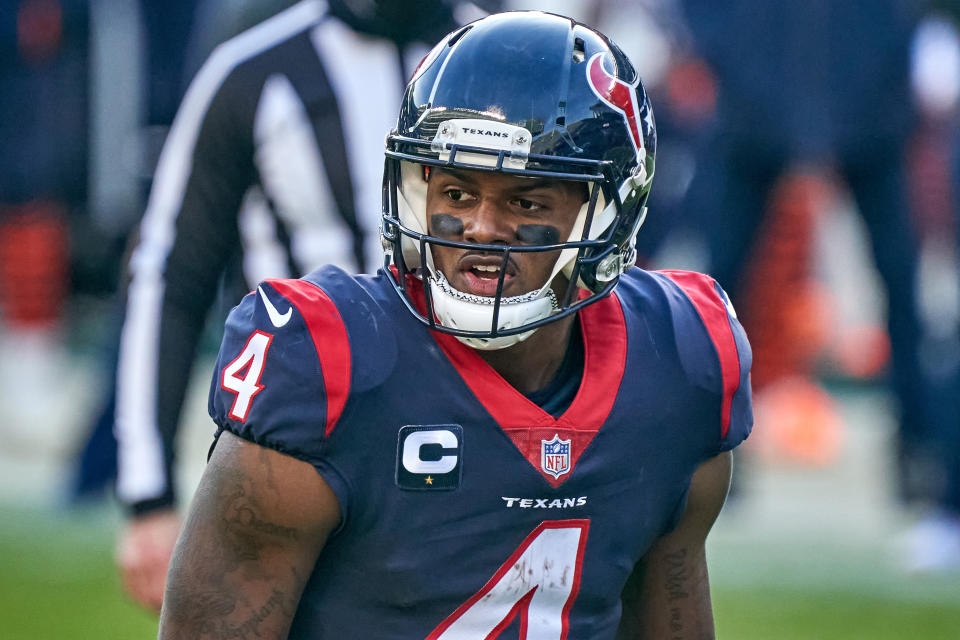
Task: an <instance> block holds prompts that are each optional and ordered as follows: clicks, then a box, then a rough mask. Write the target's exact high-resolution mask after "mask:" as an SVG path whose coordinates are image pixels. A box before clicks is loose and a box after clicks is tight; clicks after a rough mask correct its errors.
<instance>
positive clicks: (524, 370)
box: [476, 315, 576, 394]
mask: <svg viewBox="0 0 960 640" xmlns="http://www.w3.org/2000/svg"><path fill="white" fill-rule="evenodd" d="M575 319H576V316H572V315H571V316H568V317H566V318H562V319H560V320H557V321H555V322H550V323H548V324H545V325H543V326H542V327H540V328H539V329H538V330H536V331H534V332H533V335H531V336H530V337H529V338H527V339H526V340H524V341H523V342H520V343H518V344H515V345H514V346H512V347H507V348H506V349H497V350H492V351H482V350H477V352H476V353H477V354H478V355H479V356H480V357H481V358H483V359H484V360H485V361H486V362H487V364H489V365H490V366H491V367H493V369H494V371H496V372H497V373H499V374H500V375H501V376H502V377H503V379H504V380H506V381H507V382H509V383H510V384H511V385H512V386H513V387H514V388H515V389H516V390H517V391H519V392H520V393H523V394H529V393H533V392H534V391H539V390H540V389H543V388H544V387H546V386H547V385H548V384H550V382H551V381H552V380H553V378H554V376H556V374H557V371H558V370H559V369H560V365H561V364H562V363H563V358H564V356H565V355H566V353H567V349H568V348H569V347H570V336H571V335H572V334H571V332H572V329H573V327H574V320H575Z"/></svg>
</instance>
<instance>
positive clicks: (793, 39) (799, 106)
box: [683, 0, 956, 565]
mask: <svg viewBox="0 0 960 640" xmlns="http://www.w3.org/2000/svg"><path fill="white" fill-rule="evenodd" d="M683 4H684V8H685V11H686V16H687V21H688V24H689V26H690V28H691V31H692V33H693V35H694V40H695V44H696V47H697V48H698V51H699V52H700V55H701V56H702V58H703V60H705V61H706V62H707V64H708V66H709V68H710V70H711V71H712V73H713V75H714V77H715V79H716V85H717V114H716V121H715V130H714V132H713V135H712V137H711V138H710V140H709V143H708V144H707V145H705V146H704V147H703V148H702V149H701V152H702V161H700V162H698V164H697V168H698V175H697V177H696V178H695V180H694V188H693V190H692V192H691V211H694V212H695V214H696V215H699V216H701V217H702V228H703V229H704V233H705V237H706V239H707V241H708V245H709V249H710V260H711V266H710V271H711V273H713V274H714V275H715V276H716V278H717V280H718V282H720V284H721V285H722V286H724V287H725V288H726V289H727V290H729V291H730V292H731V295H732V296H734V299H738V300H740V304H739V310H740V315H741V318H742V320H743V323H744V326H745V327H746V328H747V330H748V331H749V332H750V335H751V340H752V342H753V343H754V349H755V367H754V374H753V382H754V387H755V391H756V396H757V400H756V403H757V416H758V417H757V419H758V422H760V421H763V420H764V418H765V417H767V416H769V419H770V421H771V424H769V427H770V431H771V432H773V433H776V431H777V430H778V429H783V428H785V427H784V426H783V425H782V424H777V423H796V426H797V429H796V430H795V431H794V434H793V435H794V436H796V437H797V439H798V440H799V446H798V456H799V457H800V458H801V459H805V460H808V461H814V462H817V461H822V460H824V459H825V456H829V451H830V450H835V448H836V446H837V438H836V437H833V436H831V435H830V434H821V435H816V433H817V429H820V428H823V427H824V425H828V424H831V415H830V414H831V411H830V410H829V408H825V407H824V406H822V405H823V403H824V402H828V398H827V396H826V394H824V393H822V392H818V391H817V390H816V389H815V388H814V389H812V390H811V385H810V383H809V382H808V381H805V380H804V378H805V377H810V376H812V374H813V371H812V369H813V360H814V357H815V356H816V355H817V353H816V352H817V349H818V348H819V346H820V345H822V327H818V326H817V325H818V324H819V323H820V322H822V320H821V319H819V318H817V315H818V314H821V313H822V312H823V311H825V308H824V307H823V306H821V305H820V304H818V301H817V297H816V295H815V292H814V291H812V290H811V289H810V288H809V282H810V259H811V257H812V256H811V249H812V247H811V243H812V231H813V223H814V217H813V216H814V215H815V214H816V212H817V211H818V210H819V209H822V207H824V206H825V204H827V203H828V202H829V200H831V199H832V198H833V197H834V194H835V192H836V190H837V189H838V188H845V189H847V190H849V192H850V194H851V195H852V198H853V201H854V203H855V205H856V209H857V211H858V212H859V214H860V215H861V217H862V219H863V221H864V222H865V225H866V229H867V232H868V236H869V240H870V246H871V248H872V251H873V258H874V262H875V265H876V267H877V270H878V272H879V275H880V278H881V281H882V284H883V286H884V288H885V291H886V294H887V295H886V298H887V329H888V332H889V348H890V355H889V369H890V371H889V375H890V384H891V389H892V390H893V392H894V395H895V398H896V400H897V404H898V414H897V417H896V422H897V424H898V430H897V437H898V447H897V449H898V451H897V456H898V461H899V469H900V474H899V483H900V489H901V491H900V492H901V494H902V496H903V497H904V498H905V499H907V500H909V501H914V500H930V499H933V500H939V499H940V497H939V496H934V495H931V494H930V492H929V487H928V486H926V484H925V483H924V482H921V481H918V480H917V473H916V468H917V467H918V466H922V459H923V457H924V455H925V448H926V446H927V444H929V442H930V438H931V436H932V434H937V433H940V434H942V433H945V432H947V431H951V430H954V429H955V420H956V414H955V412H954V411H953V409H952V403H953V400H950V399H949V398H951V397H954V396H955V394H953V393H951V394H949V396H947V395H945V394H944V389H943V387H942V386H940V385H939V384H938V382H937V381H936V380H935V379H934V377H933V376H931V372H930V371H929V370H928V368H927V367H925V366H924V362H923V356H922V352H923V347H924V332H925V328H924V325H923V323H922V321H921V317H920V311H919V305H918V290H917V284H916V283H917V277H918V269H919V265H920V262H919V257H918V256H919V253H918V234H917V229H916V223H915V220H914V219H912V217H911V202H910V200H909V198H908V190H907V172H906V165H905V162H906V153H907V149H908V143H909V142H910V140H911V139H912V136H913V135H914V134H915V132H916V130H917V126H918V120H917V115H916V112H915V108H914V105H913V102H912V96H911V91H910V87H911V84H910V47H911V41H912V38H913V35H914V32H915V27H916V25H917V20H918V17H919V12H920V9H921V7H919V6H917V5H914V4H911V3H907V2H902V1H900V0H880V1H878V0H855V1H850V0H843V1H840V0H809V1H807V2H793V1H792V0H771V1H769V2H763V3H758V2H755V1H753V0H732V1H731V2H725V3H715V2H707V1H704V0H683ZM707 159H709V160H710V162H705V161H703V160H707ZM860 348H861V349H870V347H869V344H868V343H867V344H863V345H861V347H860ZM861 355H864V354H861ZM798 379H799V380H800V383H799V384H794V383H795V381H796V380H798ZM791 384H793V385H794V386H790V385H791ZM783 389H786V392H785V393H777V392H778V391H780V390H783ZM791 396H792V397H791ZM775 397H777V398H780V399H781V400H783V399H786V402H784V404H782V405H779V406H777V405H774V404H771V401H772V399H773V398H775ZM797 397H800V398H802V399H805V400H802V401H801V402H800V403H799V404H797V402H796V398H797ZM791 403H793V404H791ZM790 407H793V408H794V410H795V411H796V412H798V413H800V414H803V415H800V416H789V415H785V412H784V411H780V412H778V411H776V409H778V408H779V409H789V408H790ZM768 409H769V410H770V411H769V413H768V412H767V410H768ZM811 433H812V434H813V435H811ZM758 444H759V443H758ZM944 444H945V442H943V441H941V442H939V444H938V445H937V446H943V445H944ZM921 449H923V450H921ZM952 451H956V446H953V447H952ZM943 507H944V508H947V505H946V504H944V505H943ZM912 563H913V561H912V560H911V559H909V558H908V559H907V564H908V565H910V564H912Z"/></svg>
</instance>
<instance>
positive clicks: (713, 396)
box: [160, 12, 752, 640]
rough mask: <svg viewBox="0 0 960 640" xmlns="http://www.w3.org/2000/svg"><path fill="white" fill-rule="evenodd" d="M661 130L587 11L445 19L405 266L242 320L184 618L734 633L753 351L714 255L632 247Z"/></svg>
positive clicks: (257, 630) (197, 506)
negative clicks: (718, 528) (710, 268)
mask: <svg viewBox="0 0 960 640" xmlns="http://www.w3.org/2000/svg"><path fill="white" fill-rule="evenodd" d="M655 146H656V136H655V130H654V122H653V115H652V111H651V107H650V104H649V102H648V100H647V97H646V94H645V92H644V90H643V87H642V85H641V83H640V79H639V78H638V77H637V74H636V72H635V70H634V68H633V66H632V65H631V63H630V61H629V60H628V59H627V58H626V57H625V56H624V55H623V53H622V52H621V51H620V49H619V48H618V47H617V46H616V45H615V44H613V43H612V42H611V41H609V40H608V39H607V38H606V37H605V36H603V35H602V34H600V33H598V32H597V31H595V30H593V29H591V28H589V27H587V26H585V25H583V24H580V23H577V22H575V21H573V20H570V19H568V18H564V17H561V16H557V15H552V14H547V13H540V12H511V13H504V14H497V15H493V16H490V17H487V18H484V19H482V20H480V21H477V22H474V23H472V24H470V25H468V26H466V27H464V28H462V29H460V30H457V31H455V32H453V33H451V34H450V35H448V36H447V37H446V38H445V39H444V40H443V41H442V42H440V44H438V45H437V46H436V47H435V48H434V49H433V50H432V52H431V53H430V54H429V55H428V56H427V57H426V58H425V59H424V61H423V62H422V64H421V65H420V67H419V69H418V70H417V72H416V73H415V74H414V76H413V78H412V80H411V81H410V83H409V85H408V86H407V89H406V92H405V94H404V98H403V101H402V105H401V109H400V115H399V119H398V122H397V127H396V129H395V130H394V131H393V132H392V133H391V134H390V135H389V136H388V138H387V148H386V163H385V172H384V189H383V195H384V221H383V227H382V233H383V241H384V247H385V249H386V256H387V258H386V263H385V268H384V269H383V270H381V271H380V273H379V274H378V275H376V276H350V275H348V274H347V273H345V272H343V271H341V270H340V269H338V268H336V267H324V268H322V269H320V270H318V271H315V272H313V273H312V274H310V275H308V276H306V277H305V278H303V279H300V280H268V281H265V282H263V283H261V284H260V285H259V286H258V287H257V288H256V290H255V291H253V292H252V293H251V294H249V295H248V296H247V297H245V298H244V299H243V301H242V302H241V303H240V305H239V306H237V307H236V308H235V309H234V310H233V312H232V313H231V315H230V317H229V319H228V320H227V326H226V333H225V337H224V341H223V345H222V347H221V351H220V355H219V358H218V362H217V368H216V371H215V373H214V378H213V381H212V386H211V395H210V411H211V415H212V416H213V418H214V420H215V422H216V423H217V425H218V427H219V430H218V438H217V441H216V442H215V445H214V448H213V450H212V453H211V457H210V461H209V464H208V466H207V469H206V470H205V473H204V477H203V479H202V481H201V485H200V488H199V490H198V493H197V495H196V498H195V500H194V503H193V505H192V508H191V511H190V515H189V517H188V519H187V522H186V525H185V528H184V530H183V532H182V534H181V537H180V539H179V541H178V543H177V548H176V551H175V554H174V559H173V562H172V564H171V570H170V574H169V577H168V583H167V591H166V594H165V599H164V606H163V611H162V614H161V633H160V635H161V637H163V638H174V637H254V636H258V637H286V636H287V634H289V637H292V638H403V639H409V638H430V639H444V640H449V639H453V638H457V639H476V638H495V637H502V638H517V637H521V638H537V639H554V638H555V639H560V638H578V639H580V638H605V639H613V638H633V637H636V638H640V637H645V638H646V637H650V638H666V637H670V638H693V637H696V638H704V637H712V636H713V618H712V611H711V604H710V592H709V581H708V577H707V564H706V558H705V551H704V543H705V538H706V536H707V533H708V531H709V530H710V528H711V526H712V524H713V522H714V520H715V518H716V517H717V515H718V513H719V511H720V509H721V507H722V505H723V502H724V498H725V496H726V491H727V488H728V486H729V481H730V474H731V462H730V449H732V448H733V447H735V446H736V445H737V444H739V443H740V442H741V441H742V440H743V439H744V438H745V437H746V436H747V434H748V432H749V430H750V427H751V424H752V417H751V404H750V387H749V378H748V375H749V369H750V349H749V345H748V343H747V340H746V337H745V335H744V333H743V331H742V329H741V327H740V325H739V323H738V322H737V320H736V317H735V314H734V313H733V310H732V307H731V306H730V303H729V301H728V300H727V298H726V295H725V294H724V292H723V291H722V290H721V289H720V288H719V287H718V286H717V285H716V284H715V283H714V282H713V281H712V280H711V279H710V278H708V277H706V276H704V275H701V274H697V273H690V272H669V273H655V272H646V271H643V270H640V269H638V268H636V267H634V266H632V265H633V261H634V253H635V250H634V237H635V234H636V233H637V230H638V228H639V226H640V224H641V223H642V221H643V217H644V215H645V203H646V200H647V196H648V194H649V190H650V185H651V181H652V177H653V171H654V154H655Z"/></svg>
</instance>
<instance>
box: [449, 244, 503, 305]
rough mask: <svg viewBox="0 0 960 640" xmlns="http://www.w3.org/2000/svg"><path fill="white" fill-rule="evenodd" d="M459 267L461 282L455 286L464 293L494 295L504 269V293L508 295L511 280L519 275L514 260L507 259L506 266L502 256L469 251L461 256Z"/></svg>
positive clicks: (458, 276) (458, 272)
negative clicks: (470, 252)
mask: <svg viewBox="0 0 960 640" xmlns="http://www.w3.org/2000/svg"><path fill="white" fill-rule="evenodd" d="M457 267H458V271H457V279H458V280H460V282H459V283H457V284H455V285H454V286H456V287H457V288H458V289H460V290H461V291H463V292H464V293H472V294H474V295H478V296H487V297H492V296H494V295H496V293H497V283H498V282H499V280H500V273H501V271H502V270H504V269H505V273H504V274H503V293H504V295H506V294H507V290H508V289H509V287H510V283H511V281H512V280H513V279H514V278H515V277H516V275H517V270H516V265H515V264H514V263H513V261H512V260H507V264H506V266H505V267H504V264H503V257H502V256H492V255H483V254H476V253H474V254H469V253H468V254H466V255H464V256H463V257H462V258H460V261H459V263H458V264H457Z"/></svg>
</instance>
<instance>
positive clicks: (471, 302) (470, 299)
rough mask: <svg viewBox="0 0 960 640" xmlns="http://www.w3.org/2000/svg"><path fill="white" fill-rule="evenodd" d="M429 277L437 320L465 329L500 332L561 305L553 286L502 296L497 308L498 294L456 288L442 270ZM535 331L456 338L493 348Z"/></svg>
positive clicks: (550, 311)
mask: <svg viewBox="0 0 960 640" xmlns="http://www.w3.org/2000/svg"><path fill="white" fill-rule="evenodd" d="M428 280H429V281H430V284H429V286H430V294H431V298H432V299H433V312H434V314H435V315H436V316H437V320H439V321H440V324H442V325H443V326H445V327H449V328H451V329H457V330H460V331H464V332H470V333H480V332H490V333H492V334H493V333H500V332H503V331H508V330H510V329H515V328H517V327H523V326H525V325H528V324H531V323H533V322H536V321H538V320H543V319H545V318H549V317H550V316H551V315H553V314H554V313H556V311H557V310H558V309H559V308H560V305H559V303H558V302H557V295H556V294H555V293H554V292H553V289H551V288H550V287H546V288H545V289H542V290H540V291H534V292H531V293H527V294H524V295H520V296H511V297H508V298H500V307H499V309H496V300H497V298H496V297H488V296H478V295H473V294H470V293H464V292H463V291H459V290H457V289H454V288H453V286H452V285H451V284H450V283H449V282H448V281H447V279H446V278H445V277H444V276H443V274H442V273H440V272H439V271H437V272H436V273H431V275H430V276H428ZM495 311H496V313H497V318H496V327H494V312H495ZM534 331H536V328H533V329H530V330H529V331H525V332H523V333H516V334H513V335H500V336H498V337H496V338H470V337H466V336H462V335H458V336H457V338H458V339H459V340H460V341H461V342H463V343H464V344H466V345H468V346H471V347H473V348H475V349H482V350H494V349H504V348H506V347H511V346H513V345H515V344H517V343H519V342H522V341H523V340H526V339H527V338H529V337H530V336H531V335H533V332H534Z"/></svg>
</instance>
